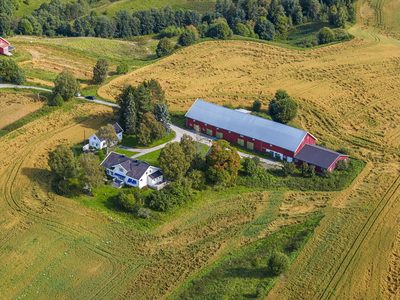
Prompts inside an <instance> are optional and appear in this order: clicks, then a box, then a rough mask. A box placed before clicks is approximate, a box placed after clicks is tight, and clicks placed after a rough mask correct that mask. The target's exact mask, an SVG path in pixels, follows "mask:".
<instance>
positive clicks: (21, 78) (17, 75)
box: [11, 68, 26, 84]
mask: <svg viewBox="0 0 400 300" xmlns="http://www.w3.org/2000/svg"><path fill="white" fill-rule="evenodd" d="M11 81H12V82H14V83H16V84H24V83H25V81H26V76H25V70H24V69H22V68H18V70H16V71H15V72H14V73H13V74H12V77H11Z"/></svg>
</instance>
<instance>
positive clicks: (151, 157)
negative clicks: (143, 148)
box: [138, 149, 161, 167]
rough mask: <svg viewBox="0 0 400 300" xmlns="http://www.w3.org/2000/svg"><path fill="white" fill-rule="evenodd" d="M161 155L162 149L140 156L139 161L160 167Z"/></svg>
mask: <svg viewBox="0 0 400 300" xmlns="http://www.w3.org/2000/svg"><path fill="white" fill-rule="evenodd" d="M160 153H161V149H159V150H156V151H153V152H150V153H147V154H145V155H142V156H139V157H138V159H139V160H141V161H145V162H147V163H148V164H150V165H152V166H155V167H159V166H160V164H159V163H158V157H159V156H160Z"/></svg>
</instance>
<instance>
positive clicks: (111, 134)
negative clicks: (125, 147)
mask: <svg viewBox="0 0 400 300" xmlns="http://www.w3.org/2000/svg"><path fill="white" fill-rule="evenodd" d="M99 138H102V139H104V141H105V145H106V149H107V154H108V152H109V149H110V148H112V147H115V146H116V145H117V144H118V142H120V139H119V138H118V136H117V134H116V132H115V128H114V126H113V125H111V124H108V125H105V126H103V127H101V128H100V130H99Z"/></svg>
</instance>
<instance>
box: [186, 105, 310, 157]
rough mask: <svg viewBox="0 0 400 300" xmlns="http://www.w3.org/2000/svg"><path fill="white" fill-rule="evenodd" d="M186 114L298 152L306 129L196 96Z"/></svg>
mask: <svg viewBox="0 0 400 300" xmlns="http://www.w3.org/2000/svg"><path fill="white" fill-rule="evenodd" d="M185 117H187V118H191V119H194V120H197V121H200V122H203V123H206V124H210V125H212V126H215V127H218V128H222V129H225V130H230V131H233V132H235V133H238V134H241V135H244V136H247V137H250V138H254V139H257V140H259V141H262V142H264V143H268V144H272V145H275V146H278V147H280V148H283V149H286V150H289V151H293V152H295V151H296V150H297V148H298V147H299V145H300V144H301V142H302V141H303V139H304V137H305V136H306V135H307V132H306V131H303V130H300V129H297V128H294V127H290V126H287V125H284V124H281V123H278V122H273V121H270V120H267V119H264V118H260V117H256V116H253V115H249V114H245V113H242V112H239V111H235V110H232V109H229V108H226V107H222V106H219V105H216V104H212V103H208V102H205V101H203V100H200V99H197V100H196V102H195V103H194V104H193V105H192V107H191V108H190V109H189V111H188V112H187V113H186V115H185Z"/></svg>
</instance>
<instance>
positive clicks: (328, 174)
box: [321, 169, 332, 178]
mask: <svg viewBox="0 0 400 300" xmlns="http://www.w3.org/2000/svg"><path fill="white" fill-rule="evenodd" d="M321 176H322V177H324V178H332V172H331V171H328V170H327V169H325V170H323V171H322V173H321Z"/></svg>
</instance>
